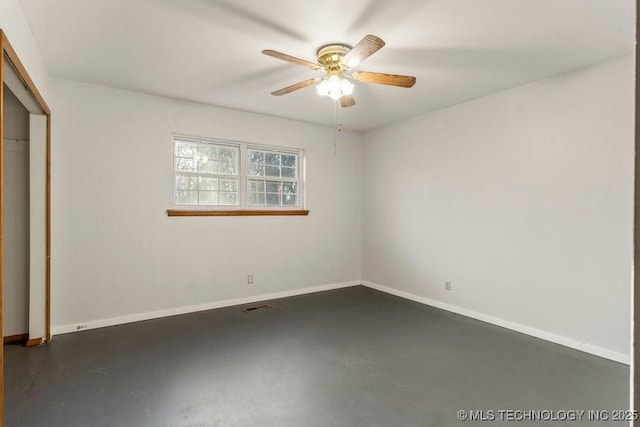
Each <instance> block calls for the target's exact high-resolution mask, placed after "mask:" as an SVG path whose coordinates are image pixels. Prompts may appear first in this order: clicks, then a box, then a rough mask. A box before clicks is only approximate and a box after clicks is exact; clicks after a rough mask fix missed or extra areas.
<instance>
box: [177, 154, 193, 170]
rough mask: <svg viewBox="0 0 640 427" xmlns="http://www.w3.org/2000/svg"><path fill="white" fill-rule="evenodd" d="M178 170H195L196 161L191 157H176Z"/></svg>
mask: <svg viewBox="0 0 640 427" xmlns="http://www.w3.org/2000/svg"><path fill="white" fill-rule="evenodd" d="M176 170H177V171H186V172H195V171H196V161H195V160H194V159H192V158H189V157H176Z"/></svg>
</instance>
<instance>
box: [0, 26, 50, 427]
mask: <svg viewBox="0 0 640 427" xmlns="http://www.w3.org/2000/svg"><path fill="white" fill-rule="evenodd" d="M0 51H1V52H2V61H1V62H0V177H1V178H0V255H1V256H0V307H2V309H1V310H0V330H2V335H3V345H4V342H14V341H23V342H24V343H25V344H26V345H27V346H35V345H39V344H42V343H44V342H47V341H49V340H50V339H51V322H50V294H51V292H50V248H51V238H50V235H51V234H50V204H51V203H50V192H51V189H50V187H51V185H50V177H51V171H50V164H51V112H50V110H49V107H48V106H47V104H46V103H45V101H44V99H43V98H42V96H41V95H40V92H39V91H38V89H37V88H36V86H35V84H34V83H33V80H31V78H30V77H29V74H28V73H27V70H26V69H25V67H24V65H23V64H22V62H21V61H20V59H19V58H18V56H17V54H16V52H15V50H14V49H13V47H12V46H11V44H10V43H9V41H8V39H7V37H6V35H5V34H4V32H2V30H0ZM3 350H4V349H3V347H0V425H2V419H3V415H4V411H3V407H4V389H3V385H2V384H3V382H4V355H3Z"/></svg>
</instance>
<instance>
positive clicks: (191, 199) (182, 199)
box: [176, 190, 198, 205]
mask: <svg viewBox="0 0 640 427" xmlns="http://www.w3.org/2000/svg"><path fill="white" fill-rule="evenodd" d="M176 204H177V205H196V204H198V192H197V191H182V190H178V191H176Z"/></svg>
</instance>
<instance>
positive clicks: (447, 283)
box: [444, 280, 451, 291]
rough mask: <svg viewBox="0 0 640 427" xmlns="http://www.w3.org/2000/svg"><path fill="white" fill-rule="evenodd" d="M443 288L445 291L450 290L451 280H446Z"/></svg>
mask: <svg viewBox="0 0 640 427" xmlns="http://www.w3.org/2000/svg"><path fill="white" fill-rule="evenodd" d="M444 290H445V291H450V290H451V280H447V281H446V282H444Z"/></svg>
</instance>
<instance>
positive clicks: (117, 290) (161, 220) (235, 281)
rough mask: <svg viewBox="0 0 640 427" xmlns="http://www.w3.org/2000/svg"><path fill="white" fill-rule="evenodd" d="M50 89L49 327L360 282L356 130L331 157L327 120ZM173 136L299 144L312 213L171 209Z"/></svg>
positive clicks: (62, 86)
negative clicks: (183, 212) (189, 213)
mask: <svg viewBox="0 0 640 427" xmlns="http://www.w3.org/2000/svg"><path fill="white" fill-rule="evenodd" d="M51 83H52V85H51V87H52V89H53V92H54V98H55V117H54V120H53V136H54V145H53V158H52V162H53V165H54V167H53V177H52V185H53V188H52V192H53V206H52V230H53V234H52V245H53V246H52V254H53V259H52V323H53V327H54V333H55V332H56V331H60V330H68V328H66V327H67V326H69V325H76V324H80V323H86V322H91V321H96V320H100V319H109V318H114V317H120V316H127V315H133V314H136V313H146V312H151V311H157V310H169V309H172V308H179V307H184V306H191V305H200V304H205V303H210V302H216V301H223V300H228V299H235V298H244V297H250V296H252V295H262V294H266V293H274V292H285V291H291V290H296V289H301V288H305V287H311V286H317V285H323V284H332V283H342V282H349V281H355V280H358V279H359V278H360V256H361V247H360V241H361V239H360V231H361V224H360V218H361V216H360V196H361V192H360V177H361V169H360V149H361V143H360V141H361V137H360V135H359V134H353V133H348V132H343V133H342V134H341V135H340V138H341V140H340V142H339V147H338V155H337V156H334V154H333V134H334V132H333V129H330V128H326V127H320V126H315V125H309V124H304V123H299V122H294V121H288V120H282V119H277V118H272V117H267V116H263V115H257V114H249V113H243V112H238V111H233V110H228V109H223V108H216V107H209V106H204V105H199V104H193V103H187V102H180V101H175V100H169V99H165V98H160V97H154V96H148V95H142V94H137V93H133V92H127V91H121V90H114V89H109V88H105V87H99V86H93V85H87V84H81V83H74V82H69V81H64V80H58V79H53V80H52V82H51ZM172 132H177V133H186V134H192V135H201V136H209V137H216V138H224V139H233V140H239V141H247V142H253V143H261V144H271V145H277V146H291V147H298V148H303V149H305V150H306V155H307V208H308V209H310V211H311V213H310V215H309V216H308V217H204V218H193V217H191V218H169V217H167V215H166V213H165V211H166V210H167V209H168V208H170V207H171V202H172V200H171V199H172V196H171V188H172V170H171V169H172V149H173V148H172V147H173V141H172ZM325 264H327V265H329V266H330V269H331V271H330V274H324V273H323V265H325ZM247 274H254V276H255V284H254V285H252V286H249V285H247Z"/></svg>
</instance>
